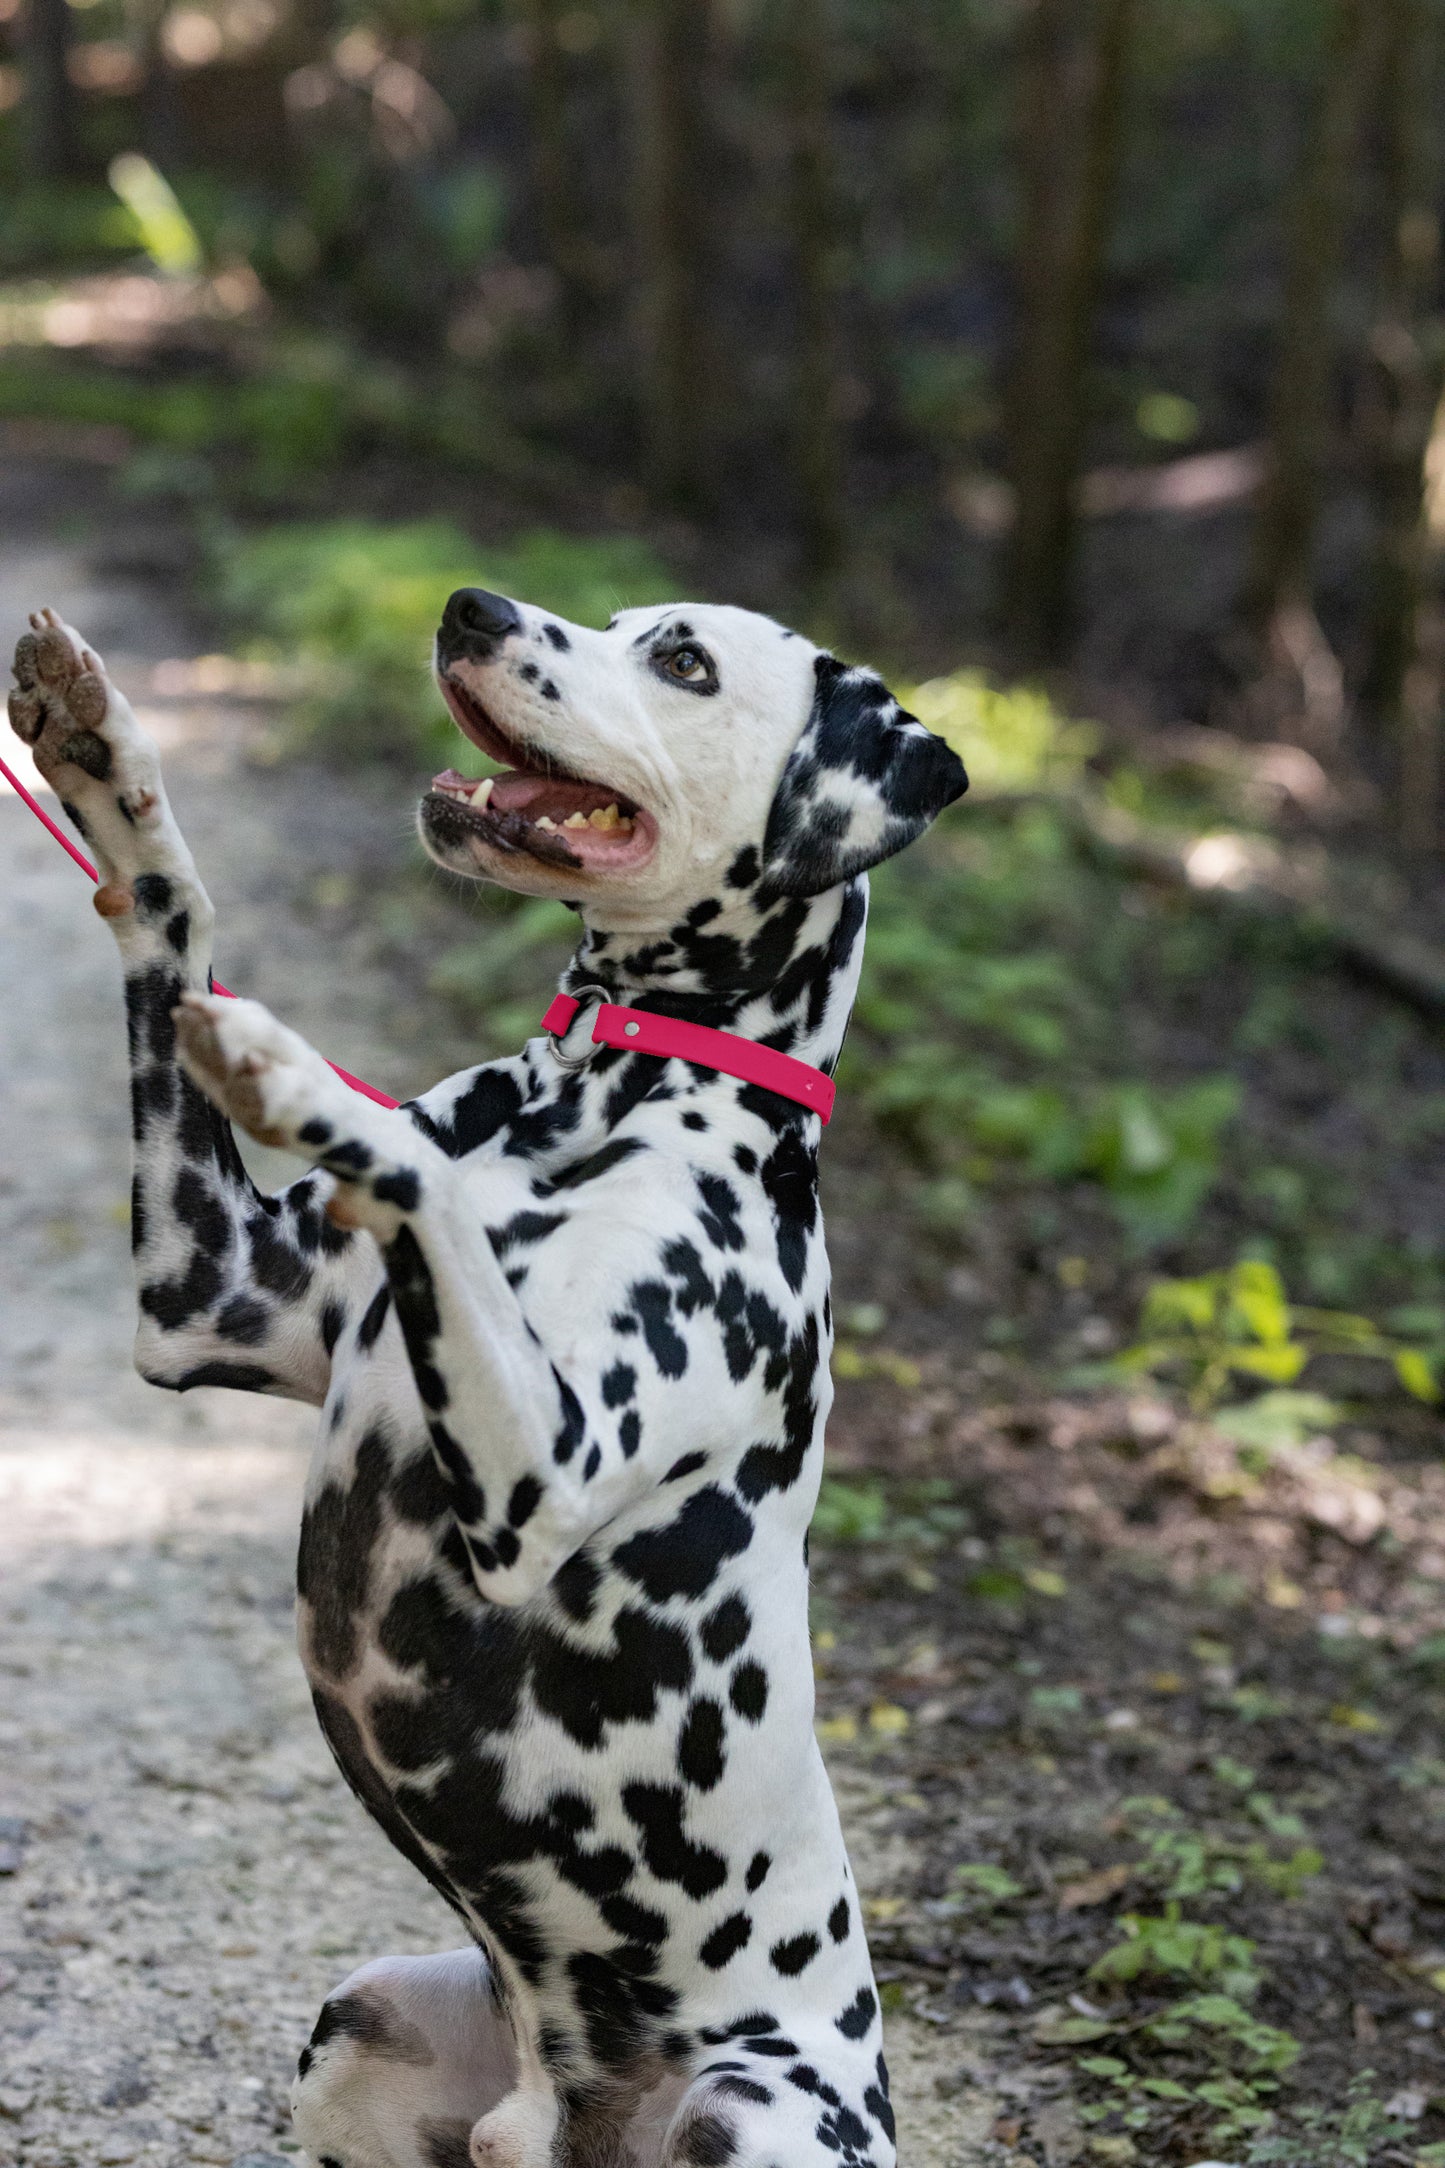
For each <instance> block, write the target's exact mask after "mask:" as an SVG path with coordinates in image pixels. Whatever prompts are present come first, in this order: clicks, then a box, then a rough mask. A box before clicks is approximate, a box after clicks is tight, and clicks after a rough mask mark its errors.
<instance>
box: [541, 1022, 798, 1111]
mask: <svg viewBox="0 0 1445 2168" xmlns="http://www.w3.org/2000/svg"><path fill="white" fill-rule="evenodd" d="M581 1006H582V1004H581V1002H580V1001H574V1000H573V998H572V996H571V995H570V994H558V996H557V998H556V999H555V1001H554V1002H553V1003H552V1005H551V1007H550V1008H549V1009H548V1011H547V1013H546V1015H545V1016H544V1017H543V1018H542V1029H543V1030H544V1031H546V1032H549V1033H551V1035H552V1036H553V1037H554V1038H560V1037H561V1035H562V1033H563V1032H564V1031H566V1030H567V1028H568V1026H569V1025H570V1024H571V1022H572V1019H573V1018H574V1017H575V1016H576V1014H577V1011H578V1010H579V1009H580V1008H581ZM592 1038H593V1043H594V1044H595V1045H597V1046H615V1047H617V1048H618V1049H619V1050H620V1051H621V1052H622V1053H624V1054H658V1055H661V1056H662V1058H663V1059H664V1060H667V1059H669V1058H673V1057H675V1058H676V1059H677V1060H679V1061H695V1062H696V1063H697V1064H698V1066H699V1068H702V1069H716V1070H717V1071H718V1072H719V1073H720V1074H721V1075H723V1076H736V1077H741V1078H742V1080H743V1082H744V1083H745V1084H760V1085H761V1086H762V1088H763V1090H764V1091H769V1092H776V1093H777V1094H778V1096H779V1098H781V1099H796V1100H797V1101H798V1103H799V1105H800V1106H805V1107H808V1108H810V1109H811V1111H812V1112H813V1113H814V1114H816V1115H817V1116H818V1117H819V1119H820V1120H821V1121H823V1122H825V1123H826V1122H827V1121H828V1120H829V1119H830V1118H831V1116H832V1112H833V1097H834V1093H835V1091H836V1086H835V1085H834V1083H833V1079H832V1078H831V1077H828V1076H824V1074H823V1072H822V1070H821V1069H814V1068H812V1067H811V1066H810V1064H809V1063H807V1062H805V1061H795V1060H794V1058H793V1056H792V1055H791V1054H780V1053H779V1052H778V1050H777V1048H776V1047H775V1046H759V1044H758V1042H757V1040H756V1039H744V1038H741V1037H740V1036H739V1035H738V1033H737V1032H735V1031H714V1030H713V1029H712V1028H711V1026H710V1025H708V1024H684V1023H682V1022H681V1021H680V1020H679V1018H677V1017H675V1016H655V1015H654V1014H653V1013H652V1011H651V1010H650V1009H624V1008H622V1007H621V1006H620V1005H619V1004H618V1003H617V1002H614V1001H604V1002H602V1003H601V1004H600V1006H599V1007H598V1011H597V1017H596V1021H595V1022H594V1023H593V1026H592Z"/></svg>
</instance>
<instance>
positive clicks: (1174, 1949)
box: [1089, 1902, 1259, 1997]
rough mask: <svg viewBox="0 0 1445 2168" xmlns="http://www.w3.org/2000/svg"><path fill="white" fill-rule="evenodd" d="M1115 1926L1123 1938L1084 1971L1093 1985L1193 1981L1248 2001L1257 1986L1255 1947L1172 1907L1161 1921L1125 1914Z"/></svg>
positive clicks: (1223, 1929) (1157, 1917)
mask: <svg viewBox="0 0 1445 2168" xmlns="http://www.w3.org/2000/svg"><path fill="white" fill-rule="evenodd" d="M1118 1924H1119V1926H1120V1927H1121V1928H1122V1929H1123V1932H1124V1939H1123V1941H1122V1942H1118V1943H1116V1944H1115V1945H1114V1947H1113V1949H1111V1950H1106V1951H1105V1952H1104V1955H1103V1956H1102V1957H1100V1958H1098V1959H1097V1960H1096V1961H1095V1963H1094V1964H1093V1965H1092V1966H1091V1967H1090V1968H1089V1977H1090V1979H1092V1980H1115V1981H1119V1982H1121V1983H1124V1984H1128V1983H1130V1982H1132V1981H1135V1980H1138V1979H1141V1978H1143V1977H1145V1976H1146V1975H1150V1976H1156V1977H1158V1978H1161V1979H1183V1980H1195V1981H1198V1982H1200V1983H1201V1984H1205V1983H1209V1984H1213V1985H1215V1986H1217V1988H1218V1991H1219V1993H1220V1994H1221V1995H1225V1996H1233V1997H1240V1996H1243V1997H1248V1996H1250V1995H1252V1994H1253V1993H1254V1991H1255V1989H1256V1988H1257V1987H1258V1985H1259V1974H1258V1973H1257V1972H1256V1971H1255V1969H1254V1965H1253V1963H1252V1960H1253V1956H1254V1944H1253V1943H1252V1942H1250V1941H1249V1940H1248V1939H1247V1938H1246V1937H1245V1936H1244V1935H1236V1934H1232V1933H1231V1932H1230V1931H1229V1930H1228V1929H1227V1928H1224V1927H1219V1926H1215V1925H1213V1924H1212V1923H1210V1922H1206V1921H1200V1920H1186V1919H1185V1918H1183V1916H1182V1915H1181V1912H1180V1908H1179V1905H1178V1903H1177V1902H1175V1903H1171V1904H1168V1905H1166V1906H1165V1908H1164V1912H1163V1915H1162V1916H1156V1917H1151V1916H1149V1915H1146V1914H1142V1913H1138V1912H1126V1913H1125V1914H1124V1916H1123V1917H1122V1918H1121V1919H1120V1920H1119V1922H1118Z"/></svg>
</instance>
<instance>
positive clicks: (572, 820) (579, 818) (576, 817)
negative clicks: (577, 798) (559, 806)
mask: <svg viewBox="0 0 1445 2168" xmlns="http://www.w3.org/2000/svg"><path fill="white" fill-rule="evenodd" d="M562 826H563V827H564V828H585V827H586V826H587V815H586V814H585V813H569V814H568V815H567V818H566V820H564V821H563V823H562Z"/></svg>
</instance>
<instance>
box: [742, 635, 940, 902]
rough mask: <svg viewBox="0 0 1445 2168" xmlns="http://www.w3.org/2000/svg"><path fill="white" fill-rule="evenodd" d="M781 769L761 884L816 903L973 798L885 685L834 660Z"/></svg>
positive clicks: (822, 670) (822, 671)
mask: <svg viewBox="0 0 1445 2168" xmlns="http://www.w3.org/2000/svg"><path fill="white" fill-rule="evenodd" d="M814 669H815V671H816V674H817V690H816V691H815V693H814V695H813V709H812V713H811V714H810V715H809V717H808V721H807V725H806V727H805V729H804V731H803V735H802V737H801V738H799V740H798V743H797V745H796V746H795V747H794V749H793V753H792V756H791V758H790V759H789V761H788V765H787V766H786V768H784V770H783V773H782V779H781V781H780V782H779V784H778V789H777V795H776V796H775V797H774V799H773V804H772V810H771V812H770V813H769V815H768V826H767V833H766V834H765V836H764V838H763V879H764V880H765V881H766V882H767V883H768V885H769V886H770V887H771V888H774V889H777V890H779V891H780V892H781V893H782V894H783V895H786V896H818V895H821V894H822V892H823V890H824V889H825V888H836V887H837V885H838V883H839V882H840V881H851V880H852V878H853V876H854V875H855V874H857V873H862V872H864V871H865V870H866V868H867V867H869V866H876V865H877V864H878V863H879V862H880V860H882V859H884V858H891V857H892V856H893V854H894V852H895V851H901V850H902V849H903V847H904V845H905V844H908V843H911V842H912V841H913V839H914V837H915V836H920V835H922V833H923V831H924V829H925V828H926V827H927V826H928V824H929V822H930V821H931V820H933V819H934V818H935V817H936V816H937V815H938V814H939V813H941V812H942V811H943V809H944V807H945V806H946V805H952V803H953V801H954V799H955V798H961V797H962V795H963V793H964V792H965V791H966V790H967V788H968V777H967V776H966V775H965V773H964V769H963V762H962V761H961V760H960V759H959V757H958V755H957V753H955V752H954V751H953V750H952V748H951V747H950V746H948V745H945V743H944V741H943V739H942V738H936V737H935V736H934V735H933V732H932V731H931V730H925V729H924V727H923V725H922V723H920V722H919V721H918V720H917V718H916V717H915V716H912V715H909V714H907V713H906V712H905V711H904V709H902V708H901V707H900V706H899V705H898V702H897V701H896V700H895V699H894V697H893V695H892V693H890V692H889V690H888V688H887V686H886V685H885V684H884V683H883V680H882V679H881V678H880V677H877V676H876V675H875V674H874V672H873V671H871V670H851V669H849V667H848V666H847V664H846V663H841V662H839V661H838V659H837V657H836V656H835V655H820V656H819V657H818V659H817V662H816V663H815V664H814Z"/></svg>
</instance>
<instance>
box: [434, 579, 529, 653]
mask: <svg viewBox="0 0 1445 2168" xmlns="http://www.w3.org/2000/svg"><path fill="white" fill-rule="evenodd" d="M521 629H522V613H521V611H520V610H519V609H518V608H517V605H516V603H515V602H509V601H508V599H507V597H506V596H505V595H489V594H488V592H487V590H486V588H485V587H459V588H458V589H457V591H456V593H455V594H454V595H453V596H452V597H451V598H450V600H449V601H448V603H447V606H446V608H445V609H444V610H443V612H442V644H443V645H444V646H445V647H447V648H448V649H450V650H451V652H452V653H453V654H459V655H490V653H491V652H492V649H493V648H494V647H496V646H498V645H499V644H500V642H501V641H503V640H505V639H506V637H507V634H508V633H509V632H520V631H521Z"/></svg>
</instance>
